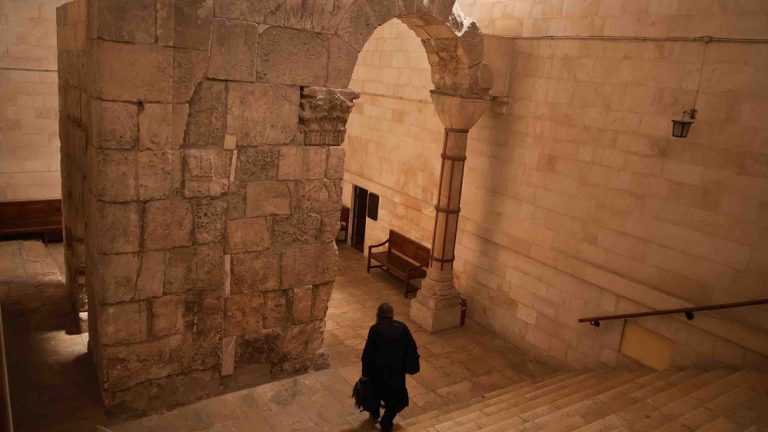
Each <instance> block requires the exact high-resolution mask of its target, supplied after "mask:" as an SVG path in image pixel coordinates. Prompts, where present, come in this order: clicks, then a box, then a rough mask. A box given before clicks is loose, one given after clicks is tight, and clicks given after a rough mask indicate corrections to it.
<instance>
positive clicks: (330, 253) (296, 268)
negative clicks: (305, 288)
mask: <svg viewBox="0 0 768 432" xmlns="http://www.w3.org/2000/svg"><path fill="white" fill-rule="evenodd" d="M336 268H337V252H336V244H335V243H329V244H319V245H308V246H300V247H295V248H292V249H289V250H287V251H285V252H283V254H282V258H281V271H280V276H281V284H282V286H283V287H284V288H287V287H295V286H298V285H308V284H317V283H321V282H327V281H331V280H333V278H334V276H335V275H336Z"/></svg>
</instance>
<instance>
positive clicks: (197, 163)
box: [184, 149, 232, 198]
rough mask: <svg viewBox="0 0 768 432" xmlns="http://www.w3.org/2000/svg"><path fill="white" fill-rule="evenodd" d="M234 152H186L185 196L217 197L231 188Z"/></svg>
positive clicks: (196, 150)
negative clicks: (230, 175) (230, 178)
mask: <svg viewBox="0 0 768 432" xmlns="http://www.w3.org/2000/svg"><path fill="white" fill-rule="evenodd" d="M231 161H232V152H231V151H225V150H202V149H200V150H198V149H195V150H192V149H190V150H185V151H184V167H185V170H184V196H185V197H187V198H201V197H217V196H220V195H222V194H224V193H225V192H226V191H227V188H228V186H229V174H230V169H231V163H232V162H231Z"/></svg>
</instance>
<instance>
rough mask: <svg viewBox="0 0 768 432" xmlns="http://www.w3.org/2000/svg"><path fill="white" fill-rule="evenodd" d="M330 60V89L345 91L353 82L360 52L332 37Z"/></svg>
mask: <svg viewBox="0 0 768 432" xmlns="http://www.w3.org/2000/svg"><path fill="white" fill-rule="evenodd" d="M329 49H330V57H329V59H328V84H327V86H328V87H330V88H340V89H344V88H347V87H349V83H350V81H352V73H353V72H354V71H355V65H357V57H358V54H359V53H358V51H357V49H356V48H355V47H353V46H352V45H350V44H349V43H347V42H346V41H344V40H341V39H339V38H337V37H335V36H334V37H332V38H331V40H330V48H329Z"/></svg>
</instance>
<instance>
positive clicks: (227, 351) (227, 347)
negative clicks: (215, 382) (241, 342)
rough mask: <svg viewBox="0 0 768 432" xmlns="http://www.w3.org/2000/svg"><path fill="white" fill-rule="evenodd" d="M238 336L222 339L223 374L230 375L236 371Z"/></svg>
mask: <svg viewBox="0 0 768 432" xmlns="http://www.w3.org/2000/svg"><path fill="white" fill-rule="evenodd" d="M236 349H237V336H229V337H225V338H224V339H223V340H222V341H221V375H222V376H228V375H232V374H233V373H234V372H235V353H236Z"/></svg>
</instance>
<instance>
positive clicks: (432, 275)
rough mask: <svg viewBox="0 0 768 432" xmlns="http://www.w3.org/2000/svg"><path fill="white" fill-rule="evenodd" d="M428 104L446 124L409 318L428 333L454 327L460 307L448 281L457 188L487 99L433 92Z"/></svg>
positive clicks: (458, 200)
mask: <svg viewBox="0 0 768 432" xmlns="http://www.w3.org/2000/svg"><path fill="white" fill-rule="evenodd" d="M432 102H433V103H434V106H435V109H436V110H437V114H438V116H439V117H440V120H441V121H442V122H443V125H444V126H445V135H444V138H443V153H442V155H441V156H442V167H441V170H440V184H439V186H438V194H437V205H436V206H435V209H436V213H435V229H434V232H433V234H432V259H431V260H430V263H429V270H428V271H427V277H426V279H424V282H423V283H422V284H421V290H420V291H419V293H418V295H417V296H416V299H414V301H413V302H411V314H410V316H411V319H412V320H413V321H415V322H416V323H417V324H419V325H421V326H422V327H424V328H425V329H426V330H427V331H430V332H437V331H441V330H447V329H450V328H454V327H458V326H459V320H460V314H461V312H460V307H459V303H458V291H457V290H456V287H455V286H454V283H453V262H454V259H455V256H454V251H455V249H456V233H457V230H458V225H459V213H460V211H461V207H460V204H461V188H462V182H463V179H464V163H465V160H466V157H467V137H468V135H469V130H470V129H471V128H472V126H474V125H475V123H476V122H477V121H478V120H479V119H480V117H482V115H483V113H485V110H486V109H487V107H488V103H489V98H487V97H472V96H459V95H452V94H447V93H440V92H437V91H432Z"/></svg>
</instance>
